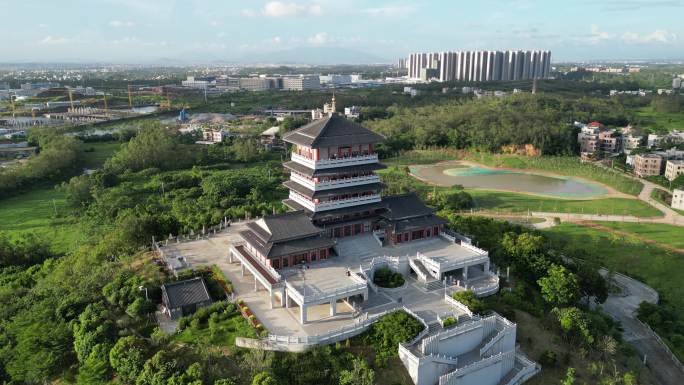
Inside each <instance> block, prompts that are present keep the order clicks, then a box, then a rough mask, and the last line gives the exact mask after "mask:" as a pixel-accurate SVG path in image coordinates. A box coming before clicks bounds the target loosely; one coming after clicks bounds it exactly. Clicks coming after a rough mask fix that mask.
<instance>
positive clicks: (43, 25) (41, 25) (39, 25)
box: [38, 23, 48, 28]
mask: <svg viewBox="0 0 684 385" xmlns="http://www.w3.org/2000/svg"><path fill="white" fill-rule="evenodd" d="M47 27H48V25H47V24H43V23H40V24H38V28H47Z"/></svg>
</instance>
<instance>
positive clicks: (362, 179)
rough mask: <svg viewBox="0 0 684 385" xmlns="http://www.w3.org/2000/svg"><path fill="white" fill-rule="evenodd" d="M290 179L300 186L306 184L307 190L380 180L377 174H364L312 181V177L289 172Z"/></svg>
mask: <svg viewBox="0 0 684 385" xmlns="http://www.w3.org/2000/svg"><path fill="white" fill-rule="evenodd" d="M290 180H292V181H294V182H297V183H299V184H301V185H302V186H306V187H307V188H308V189H309V190H313V191H322V190H328V189H334V188H340V187H350V186H359V185H364V184H369V183H379V182H380V177H379V176H377V175H366V176H358V177H354V178H351V177H350V178H343V179H335V180H330V181H325V182H314V181H313V179H309V178H306V177H303V176H301V175H298V174H295V173H291V174H290Z"/></svg>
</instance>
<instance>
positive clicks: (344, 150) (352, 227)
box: [283, 112, 385, 238]
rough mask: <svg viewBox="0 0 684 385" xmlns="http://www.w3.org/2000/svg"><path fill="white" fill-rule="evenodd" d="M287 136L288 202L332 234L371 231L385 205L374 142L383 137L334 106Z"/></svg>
mask: <svg viewBox="0 0 684 385" xmlns="http://www.w3.org/2000/svg"><path fill="white" fill-rule="evenodd" d="M283 139H284V140H285V141H286V142H288V143H291V144H292V145H293V146H294V148H293V150H292V159H291V161H289V162H286V163H285V167H286V168H287V169H289V170H290V180H289V181H287V182H285V186H286V187H287V188H288V189H289V190H290V196H289V198H288V199H286V200H285V201H284V203H285V204H286V205H287V206H288V207H290V208H292V209H294V210H304V211H305V212H306V214H307V215H308V216H309V217H310V218H311V220H312V221H313V223H314V224H315V225H317V226H320V227H323V228H325V230H326V232H327V235H328V236H331V237H336V238H337V237H343V236H350V235H355V234H359V233H362V232H368V231H371V230H372V229H373V227H372V226H373V219H374V218H376V217H377V214H378V212H379V211H381V210H383V209H384V208H385V205H384V204H383V202H382V198H381V194H380V193H381V190H382V188H383V184H382V183H381V182H380V177H379V176H377V175H376V174H375V171H376V170H379V169H382V168H384V166H383V165H381V164H380V163H379V162H378V154H377V153H376V152H375V146H376V145H377V144H378V143H381V142H383V141H384V139H385V138H384V137H383V136H381V135H379V134H376V133H374V132H372V131H370V130H368V129H366V128H364V127H362V126H361V125H359V124H357V123H354V122H352V121H350V120H347V119H345V118H343V117H341V116H339V115H337V114H336V113H334V112H333V113H330V114H329V115H328V116H326V117H324V118H322V119H319V120H316V121H313V122H312V123H309V124H308V125H306V126H304V127H302V128H299V129H298V130H296V131H293V132H290V133H288V134H286V135H285V136H284V138H283Z"/></svg>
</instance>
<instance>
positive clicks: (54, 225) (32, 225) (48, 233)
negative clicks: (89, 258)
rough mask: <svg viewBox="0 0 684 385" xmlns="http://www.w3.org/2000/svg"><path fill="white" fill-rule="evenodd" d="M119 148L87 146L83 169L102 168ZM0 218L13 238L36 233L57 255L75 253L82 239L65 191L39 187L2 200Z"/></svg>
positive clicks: (115, 145)
mask: <svg viewBox="0 0 684 385" xmlns="http://www.w3.org/2000/svg"><path fill="white" fill-rule="evenodd" d="M120 145H121V144H120V143H116V142H105V143H87V144H85V145H84V148H85V149H86V151H85V152H84V153H83V158H82V167H83V168H98V167H101V166H102V165H103V164H104V161H105V160H106V159H107V158H109V157H111V156H112V154H113V153H114V152H115V151H116V150H117V149H118V148H119V146H120ZM90 149H92V151H90ZM0 218H2V220H0V231H4V232H6V233H8V234H9V235H10V236H19V235H21V234H26V233H35V234H36V235H38V236H40V237H42V238H43V239H45V240H46V241H47V242H48V243H49V244H50V245H51V246H52V248H53V250H54V251H55V252H58V253H65V252H68V251H69V250H72V249H73V248H74V247H75V246H76V245H77V244H78V242H79V241H80V240H82V235H81V233H80V231H79V227H78V220H77V219H76V218H74V217H72V216H71V215H70V210H69V208H68V207H67V205H66V200H65V194H64V192H62V191H60V190H59V189H57V188H55V187H54V186H39V187H36V188H34V189H32V190H30V191H27V192H25V193H22V194H19V195H16V196H13V197H10V198H6V199H2V200H0Z"/></svg>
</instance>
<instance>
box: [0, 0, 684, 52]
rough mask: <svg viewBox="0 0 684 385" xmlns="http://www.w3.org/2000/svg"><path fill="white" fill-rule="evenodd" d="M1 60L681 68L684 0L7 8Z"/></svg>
mask: <svg viewBox="0 0 684 385" xmlns="http://www.w3.org/2000/svg"><path fill="white" fill-rule="evenodd" d="M0 14H2V15H3V16H2V23H3V31H4V33H3V36H4V38H3V39H2V40H0V41H2V48H1V49H0V62H4V63H7V62H15V63H16V62H111V63H129V64H147V63H169V64H173V63H179V64H180V63H188V64H201V63H217V62H223V61H225V62H233V61H235V62H250V61H270V62H278V61H287V60H290V61H291V60H292V58H293V57H294V58H302V59H303V61H312V60H316V59H320V60H326V59H327V60H333V61H339V62H340V63H341V64H342V63H350V64H351V63H354V62H395V61H396V60H398V59H399V58H402V57H406V56H407V55H408V53H411V52H430V51H448V50H467V49H549V50H551V51H552V61H555V62H559V61H575V60H613V59H615V60H617V59H620V60H636V59H675V60H676V59H684V22H683V20H684V0H510V1H504V0H468V1H465V0H424V1H394V0H313V1H298V0H284V1H262V0H251V1H237V0H57V1H47V0H21V1H16V0H0Z"/></svg>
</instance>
